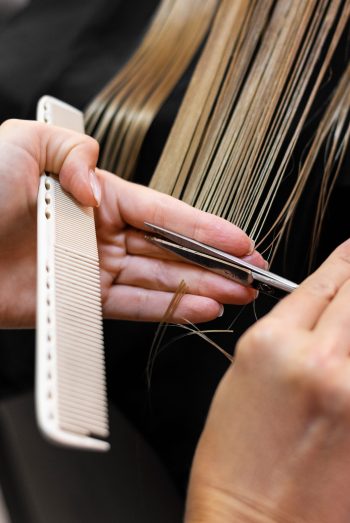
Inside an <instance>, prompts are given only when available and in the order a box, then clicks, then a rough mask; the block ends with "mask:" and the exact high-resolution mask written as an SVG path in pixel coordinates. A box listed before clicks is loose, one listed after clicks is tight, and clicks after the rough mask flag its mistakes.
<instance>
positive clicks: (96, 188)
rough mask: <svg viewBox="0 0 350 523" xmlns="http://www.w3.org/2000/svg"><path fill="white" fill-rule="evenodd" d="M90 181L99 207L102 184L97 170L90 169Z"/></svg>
mask: <svg viewBox="0 0 350 523" xmlns="http://www.w3.org/2000/svg"><path fill="white" fill-rule="evenodd" d="M89 181H90V186H91V190H92V194H93V195H94V198H95V201H96V204H97V207H99V206H100V203H101V185H100V181H99V179H98V178H97V175H96V173H95V171H93V170H92V169H90V171H89Z"/></svg>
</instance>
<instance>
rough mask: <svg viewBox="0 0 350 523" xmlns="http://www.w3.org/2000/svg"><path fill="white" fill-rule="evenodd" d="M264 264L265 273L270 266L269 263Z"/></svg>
mask: <svg viewBox="0 0 350 523" xmlns="http://www.w3.org/2000/svg"><path fill="white" fill-rule="evenodd" d="M264 262H265V266H264V269H265V271H268V270H269V268H270V264H269V262H268V261H267V260H264Z"/></svg>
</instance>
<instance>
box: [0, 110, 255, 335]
mask: <svg viewBox="0 0 350 523" xmlns="http://www.w3.org/2000/svg"><path fill="white" fill-rule="evenodd" d="M97 157H98V145H97V143H96V142H95V141H94V140H93V139H91V138H88V137H86V136H83V135H80V134H78V133H74V132H72V131H68V130H65V129H61V128H57V127H53V126H48V125H44V124H39V123H37V122H22V121H19V120H12V121H8V122H5V123H4V124H3V125H1V127H0V325H1V326H3V327H4V326H14V327H24V326H33V325H34V317H35V272H36V271H35V265H36V198H37V190H38V181H39V176H40V173H42V172H43V171H44V170H46V171H49V172H53V173H57V174H59V175H60V181H61V184H62V186H63V187H64V188H65V189H66V190H67V191H69V192H70V193H71V194H72V195H73V196H75V198H77V200H78V201H79V202H81V203H82V204H84V205H91V206H96V205H97V204H99V203H100V202H101V205H100V207H99V208H96V209H95V216H96V224H97V237H98V245H99V251H100V261H101V276H102V294H103V306H104V314H105V316H107V317H111V318H128V319H138V320H152V321H158V320H159V319H161V317H162V316H163V314H164V312H165V310H166V308H167V306H168V304H169V302H170V300H171V298H172V296H173V293H174V291H175V290H176V288H177V286H178V284H179V283H180V281H181V280H182V279H184V280H185V282H186V284H187V286H188V288H189V294H188V295H186V296H185V297H184V298H183V299H182V300H181V303H180V305H179V307H178V308H177V310H176V313H175V316H174V317H173V318H172V319H173V321H183V319H184V318H186V319H188V320H190V321H205V320H209V319H212V318H215V317H216V316H217V315H218V314H219V313H220V310H221V303H245V302H248V301H249V300H252V299H253V298H254V291H252V290H251V289H245V288H243V287H241V286H239V285H236V284H234V283H231V282H229V281H228V280H225V279H224V278H221V277H219V276H216V275H213V274H211V273H208V272H206V271H203V270H201V269H199V268H196V267H193V266H189V265H188V264H186V263H182V262H179V261H174V258H171V256H170V255H168V254H166V253H165V252H164V251H162V250H161V249H158V248H156V247H154V246H153V245H151V244H150V243H149V242H147V241H146V240H145V239H144V237H143V233H142V232H140V230H139V229H142V228H143V222H144V221H151V222H154V223H157V224H160V225H164V226H166V227H169V228H172V229H176V230H178V231H179V232H183V233H185V234H189V235H193V236H194V237H195V238H197V239H199V240H203V241H206V242H208V243H212V244H213V245H216V246H218V247H221V248H223V249H227V250H228V251H229V252H231V253H233V254H236V255H238V256H244V255H247V254H248V252H250V251H251V250H252V244H251V241H250V240H249V238H248V237H247V236H246V235H245V234H244V233H243V232H242V231H240V230H239V229H237V228H236V227H235V226H233V225H231V224H229V223H227V222H225V221H224V220H221V219H219V218H216V217H214V216H211V215H208V214H204V213H201V212H199V211H197V210H195V209H193V208H191V207H190V206H188V205H185V204H184V203H182V202H179V201H178V200H175V199H173V198H171V197H169V196H165V195H162V194H160V193H157V192H155V191H152V190H150V189H147V188H144V187H140V186H137V185H134V184H131V183H128V182H125V181H123V180H121V179H119V178H118V177H116V176H114V175H111V174H109V173H107V172H104V171H99V172H98V175H97V176H96V174H94V172H93V171H94V169H95V166H96V162H97ZM250 259H251V261H252V262H253V263H254V262H255V263H257V264H259V265H260V266H263V264H264V262H263V260H262V258H261V256H260V255H258V254H257V253H256V252H255V253H254V254H253V255H252V256H250Z"/></svg>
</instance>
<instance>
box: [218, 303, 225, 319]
mask: <svg viewBox="0 0 350 523" xmlns="http://www.w3.org/2000/svg"><path fill="white" fill-rule="evenodd" d="M224 310H225V309H224V306H223V305H220V310H219V314H218V318H221V316H222V315H223V314H224Z"/></svg>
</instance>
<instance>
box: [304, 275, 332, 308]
mask: <svg viewBox="0 0 350 523" xmlns="http://www.w3.org/2000/svg"><path fill="white" fill-rule="evenodd" d="M337 290H338V288H337V285H336V283H335V282H334V281H332V280H331V279H330V278H326V277H322V278H321V277H320V278H318V279H317V280H316V279H312V280H310V281H309V285H308V291H309V292H310V293H311V294H313V295H315V296H321V297H322V298H324V299H325V300H326V301H328V302H330V301H332V299H333V298H334V296H335V295H336V293H337Z"/></svg>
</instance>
